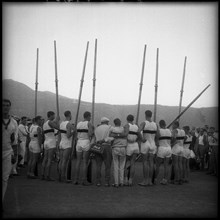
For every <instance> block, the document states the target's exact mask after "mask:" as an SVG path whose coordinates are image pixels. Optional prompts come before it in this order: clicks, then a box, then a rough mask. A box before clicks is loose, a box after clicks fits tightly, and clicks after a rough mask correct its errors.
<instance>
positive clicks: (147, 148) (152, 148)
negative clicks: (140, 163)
mask: <svg viewBox="0 0 220 220" xmlns="http://www.w3.org/2000/svg"><path fill="white" fill-rule="evenodd" d="M156 152H157V146H156V145H155V144H150V143H149V141H146V142H145V143H143V142H142V143H141V153H142V154H147V153H151V154H156Z"/></svg>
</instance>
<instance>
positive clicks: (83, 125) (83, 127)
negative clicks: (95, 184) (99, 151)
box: [74, 111, 94, 186]
mask: <svg viewBox="0 0 220 220" xmlns="http://www.w3.org/2000/svg"><path fill="white" fill-rule="evenodd" d="M83 117H84V120H83V121H80V122H79V123H78V124H77V127H76V128H77V139H78V140H77V144H76V177H75V181H74V184H75V185H77V184H79V174H80V166H81V162H82V163H83V165H82V172H83V179H82V185H84V186H88V185H91V184H92V183H89V182H88V181H87V170H88V161H89V155H90V151H89V149H90V142H91V139H92V136H93V133H94V131H93V130H94V129H93V126H92V124H91V122H90V120H91V113H90V112H88V111H86V112H85V113H84V114H83Z"/></svg>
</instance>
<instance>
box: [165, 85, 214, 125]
mask: <svg viewBox="0 0 220 220" xmlns="http://www.w3.org/2000/svg"><path fill="white" fill-rule="evenodd" d="M209 86H210V84H209V85H208V86H206V88H205V89H203V90H202V92H200V93H199V95H197V96H196V98H194V99H193V100H192V102H190V103H189V105H187V107H186V108H185V109H184V110H183V111H182V112H181V113H180V114H179V115H178V116H177V117H176V118H175V119H174V120H173V121H172V122H171V123H170V124H169V125H168V126H167V128H169V127H170V126H171V125H172V124H173V123H174V122H175V121H176V120H177V119H178V118H180V117H181V116H182V115H183V114H184V113H185V112H186V110H187V109H188V108H189V107H190V106H191V105H192V104H193V103H194V102H195V101H196V100H197V99H198V98H199V97H200V96H201V95H202V93H203V92H205V90H206V89H208V87H209Z"/></svg>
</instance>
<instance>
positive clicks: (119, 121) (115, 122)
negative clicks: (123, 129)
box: [114, 118, 121, 126]
mask: <svg viewBox="0 0 220 220" xmlns="http://www.w3.org/2000/svg"><path fill="white" fill-rule="evenodd" d="M114 124H115V126H120V125H121V120H120V119H119V118H116V119H114Z"/></svg>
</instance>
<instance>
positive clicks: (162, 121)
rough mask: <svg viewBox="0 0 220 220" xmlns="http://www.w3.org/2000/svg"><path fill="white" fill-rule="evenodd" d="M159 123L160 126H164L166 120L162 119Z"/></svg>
mask: <svg viewBox="0 0 220 220" xmlns="http://www.w3.org/2000/svg"><path fill="white" fill-rule="evenodd" d="M159 125H160V127H162V126H166V122H165V121H164V120H163V119H162V120H160V121H159Z"/></svg>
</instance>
